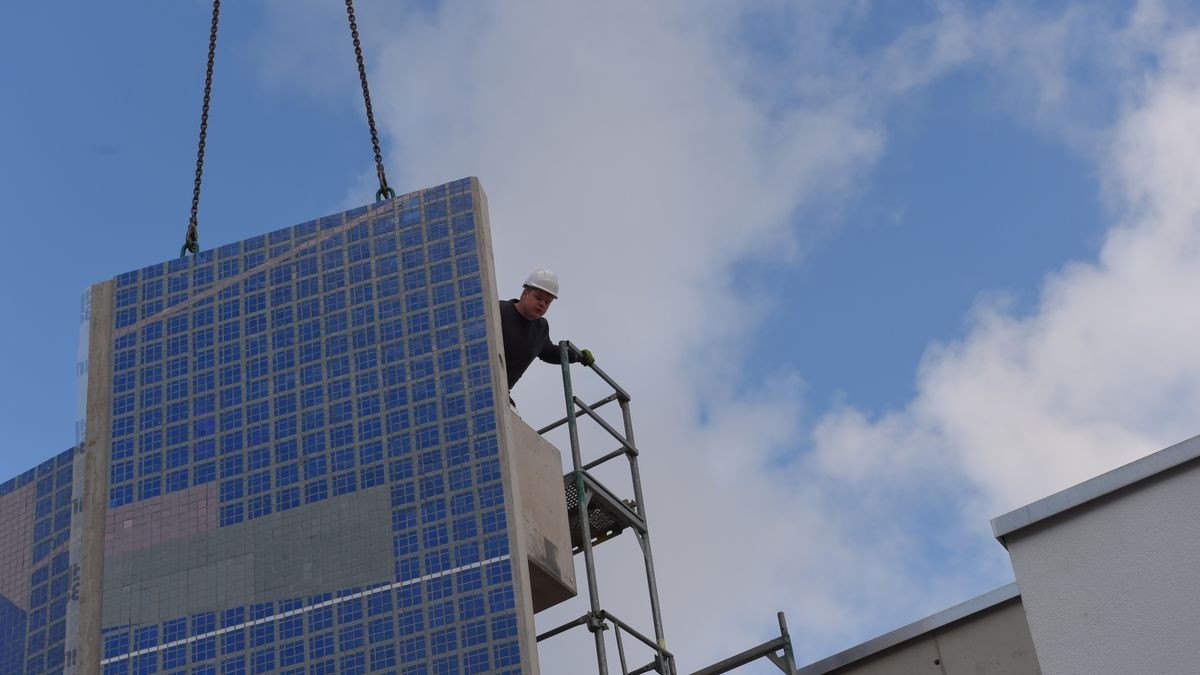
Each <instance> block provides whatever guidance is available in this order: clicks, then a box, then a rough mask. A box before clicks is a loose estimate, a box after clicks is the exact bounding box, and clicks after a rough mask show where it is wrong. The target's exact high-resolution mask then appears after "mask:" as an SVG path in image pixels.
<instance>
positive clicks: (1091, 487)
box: [992, 436, 1200, 548]
mask: <svg viewBox="0 0 1200 675" xmlns="http://www.w3.org/2000/svg"><path fill="white" fill-rule="evenodd" d="M1198 458H1200V436H1193V437H1191V438H1189V439H1187V440H1186V441H1183V442H1182V443H1177V444H1175V445H1172V446H1170V447H1168V448H1165V449H1163V450H1159V451H1158V452H1155V453H1153V454H1151V455H1147V456H1146V457H1143V458H1141V459H1138V460H1134V461H1132V462H1130V463H1128V464H1126V465H1124V466H1120V467H1117V468H1116V469H1113V470H1112V471H1109V472H1107V473H1103V474H1100V475H1099V476H1096V477H1095V478H1092V479H1089V480H1086V481H1084V482H1082V483H1079V484H1078V485H1074V486H1072V487H1069V488H1067V489H1065V490H1062V491H1061V492H1056V493H1054V494H1052V495H1050V496H1048V497H1044V498H1042V499H1039V500H1037V501H1035V502H1032V503H1030V504H1027V505H1025V506H1022V507H1021V508H1019V509H1015V510H1013V511H1009V512H1008V513H1005V514H1004V515H1001V516H997V517H995V518H993V519H992V532H993V534H994V535H995V537H996V539H998V540H999V541H1000V543H1001V544H1002V545H1004V546H1005V547H1006V548H1007V547H1008V544H1007V542H1006V541H1005V539H1006V538H1007V537H1008V536H1009V535H1012V534H1014V533H1016V532H1018V531H1020V530H1022V529H1024V528H1027V527H1029V526H1030V525H1033V524H1035V523H1038V522H1041V521H1045V520H1048V519H1050V518H1053V517H1055V516H1058V515H1061V514H1063V513H1066V512H1067V511H1070V510H1072V509H1075V508H1078V507H1080V506H1083V505H1084V504H1087V503H1089V502H1092V501H1095V500H1097V499H1100V498H1101V497H1104V496H1106V495H1109V494H1112V493H1114V492H1116V491H1118V490H1121V489H1123V488H1127V487H1129V486H1131V485H1134V484H1136V483H1140V482H1142V481H1145V480H1147V479H1150V478H1153V477H1155V476H1158V475H1159V474H1162V473H1165V472H1167V471H1170V470H1172V469H1176V468H1179V467H1182V466H1184V465H1185V464H1188V463H1189V462H1192V461H1195V460H1197V459H1198Z"/></svg>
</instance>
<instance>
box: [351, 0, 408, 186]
mask: <svg viewBox="0 0 1200 675" xmlns="http://www.w3.org/2000/svg"><path fill="white" fill-rule="evenodd" d="M346 17H347V18H348V19H350V37H351V38H352V39H353V40H354V59H355V60H356V61H358V79H359V80H360V81H361V82H362V92H363V103H364V104H366V106H367V126H369V127H370V128H371V149H372V150H374V151H375V173H376V174H377V175H378V176H379V191H378V192H376V193H375V201H377V202H378V201H383V199H384V198H385V197H386V198H388V199H391V198H393V197H395V196H396V191H395V190H393V189H392V188H390V187H388V184H387V174H386V173H384V171H383V153H382V152H380V150H379V134H378V133H376V131H375V111H374V110H372V108H371V90H370V89H369V88H368V87H367V68H366V66H365V65H363V55H362V45H361V44H360V43H359V41H358V23H357V21H355V19H354V0H346Z"/></svg>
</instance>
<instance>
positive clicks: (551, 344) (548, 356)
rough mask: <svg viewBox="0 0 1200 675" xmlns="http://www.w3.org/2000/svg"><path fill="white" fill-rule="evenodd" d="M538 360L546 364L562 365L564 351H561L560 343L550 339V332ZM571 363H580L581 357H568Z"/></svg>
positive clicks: (574, 355) (571, 354) (572, 355)
mask: <svg viewBox="0 0 1200 675" xmlns="http://www.w3.org/2000/svg"><path fill="white" fill-rule="evenodd" d="M538 358H539V359H541V360H543V361H545V362H546V363H558V364H561V363H562V350H561V349H559V347H558V343H557V342H555V341H553V340H551V339H550V335H549V331H547V335H546V340H545V341H544V342H543V343H542V350H541V351H540V352H538ZM567 358H568V360H569V361H570V362H571V363H579V356H578V355H577V354H574V353H570V354H568V355H567Z"/></svg>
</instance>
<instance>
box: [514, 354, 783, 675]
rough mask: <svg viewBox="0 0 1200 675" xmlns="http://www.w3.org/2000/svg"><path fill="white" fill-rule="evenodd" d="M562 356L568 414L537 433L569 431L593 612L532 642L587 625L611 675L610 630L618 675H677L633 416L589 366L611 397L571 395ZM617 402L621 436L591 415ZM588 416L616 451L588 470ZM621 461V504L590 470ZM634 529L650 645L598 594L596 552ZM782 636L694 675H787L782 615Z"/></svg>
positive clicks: (572, 511)
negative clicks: (738, 674)
mask: <svg viewBox="0 0 1200 675" xmlns="http://www.w3.org/2000/svg"><path fill="white" fill-rule="evenodd" d="M559 349H560V353H561V355H562V374H563V398H564V400H565V403H566V410H567V414H566V416H565V417H563V418H562V419H560V420H558V421H556V422H553V423H552V424H549V425H547V426H545V427H543V428H541V429H539V430H538V433H539V434H543V435H544V434H546V433H547V432H549V431H552V430H554V429H557V428H558V427H560V426H562V425H564V424H565V425H567V432H568V434H569V436H570V440H571V472H570V473H568V474H566V476H564V477H563V482H564V491H565V494H566V506H567V514H568V524H569V527H570V530H571V545H572V548H573V552H574V553H575V554H579V553H582V554H583V560H584V568H585V569H586V572H587V586H588V601H589V605H590V608H589V610H588V612H587V613H586V614H584V615H583V616H580V617H578V618H575V619H572V620H570V621H568V622H566V623H564V624H562V625H561V626H557V627H555V628H552V629H550V630H548V631H546V632H544V633H542V634H540V635H538V636H537V641H538V642H541V641H543V640H547V639H549V638H552V637H554V636H556V635H559V634H561V633H564V632H566V631H568V630H570V629H572V628H575V627H577V626H586V627H587V629H588V630H589V631H591V633H592V635H593V636H594V639H595V642H596V661H597V666H598V669H599V673H600V675H608V672H609V663H608V655H607V648H606V644H605V640H604V631H606V630H608V629H609V628H610V624H611V627H612V628H613V632H614V637H615V639H616V644H617V654H618V659H619V661H620V665H621V673H622V675H640V674H641V673H649V672H656V673H660V674H661V675H677V673H678V671H677V670H676V667H675V655H674V654H672V653H671V652H670V651H669V650H668V649H667V646H666V645H667V641H666V637H665V635H664V632H663V622H662V611H661V608H660V605H659V599H658V582H657V580H656V579H655V574H654V556H653V555H652V554H651V550H650V528H649V525H648V524H647V519H646V505H645V500H644V499H643V498H642V497H643V496H642V479H641V472H640V471H639V469H638V454H639V452H638V449H637V446H636V445H635V443H634V438H633V421H632V417H631V416H630V411H629V402H630V396H629V393H628V392H626V391H625V389H624V388H622V387H621V385H619V384H617V382H616V381H615V380H613V379H612V378H611V377H609V375H608V374H607V373H605V372H604V371H603V370H601V369H600V368H599V367H598V366H596V365H595V364H592V365H591V366H590V367H591V369H592V371H594V372H595V373H596V374H597V375H598V376H599V377H600V379H602V380H604V382H605V383H606V384H607V385H608V386H609V387H611V388H612V393H611V394H609V395H607V396H605V397H604V398H602V399H600V400H598V401H596V402H594V403H592V404H590V405H589V404H587V403H585V402H584V401H583V400H582V399H580V398H579V397H578V396H576V395H575V393H574V389H573V387H572V384H571V371H570V358H569V357H570V356H571V355H575V356H576V357H578V356H579V354H580V351H579V349H578V348H577V347H576V346H575V345H573V344H571V342H570V341H568V340H563V341H562V342H560V343H559ZM613 401H616V402H617V404H618V405H619V406H620V408H621V419H622V421H623V426H624V430H623V431H618V430H617V429H616V428H614V427H613V426H612V425H611V424H609V423H608V421H607V420H605V419H604V418H602V417H600V415H599V414H598V413H597V412H596V411H597V410H598V409H600V408H601V407H603V406H605V405H608V404H609V403H612V402H613ZM581 416H586V417H587V418H590V419H591V420H592V421H594V422H595V423H596V424H597V425H599V426H600V428H602V429H603V430H604V431H605V432H607V433H608V434H609V435H610V436H612V437H613V438H614V439H615V440H616V441H617V443H618V444H619V447H618V448H617V449H616V450H613V451H612V452H610V453H608V454H606V455H604V456H602V457H599V458H598V459H595V460H592V461H590V462H587V463H585V462H584V461H583V455H582V451H581V449H580V441H579V422H580V421H581V419H582V417H581ZM618 457H625V459H626V460H627V461H628V463H629V474H630V479H631V481H632V483H633V499H632V500H624V499H621V498H619V497H618V496H617V495H616V494H615V493H613V492H612V491H611V490H609V489H608V488H607V487H605V486H604V485H603V484H602V483H601V482H600V481H598V480H597V479H596V478H595V477H594V476H593V475H592V474H591V473H589V471H591V470H593V469H595V468H597V467H599V466H600V465H602V464H605V463H606V462H609V461H611V460H613V459H616V458H618ZM625 530H631V531H632V532H633V533H634V535H635V536H636V537H637V540H638V545H639V546H640V547H641V550H642V558H643V560H644V563H645V568H646V586H647V589H648V590H649V594H650V615H651V619H652V621H653V625H654V638H653V639H651V638H650V637H648V636H646V635H644V634H643V633H642V632H640V631H638V630H637V629H635V628H633V627H632V626H630V625H629V624H628V623H626V622H625V621H623V620H621V619H619V618H618V617H616V616H614V615H613V614H612V613H611V612H609V611H607V610H605V609H604V608H603V607H602V606H601V603H600V591H599V587H598V586H597V581H596V561H595V557H594V554H593V550H592V549H593V547H594V546H596V545H597V544H599V543H601V542H603V541H606V540H608V539H610V538H612V537H615V536H617V535H618V534H621V533H622V532H624V531H625ZM779 628H780V637H778V638H775V639H773V640H770V641H768V642H764V643H763V644H761V645H758V646H757V647H754V648H752V649H749V650H746V651H744V652H742V653H740V654H737V655H735V656H732V657H730V658H728V659H725V660H723V661H720V662H719V663H716V664H713V665H711V666H709V667H707V668H704V669H702V670H700V671H697V672H696V673H695V675H717V674H718V673H725V672H728V671H730V670H733V669H735V668H738V667H740V666H742V665H745V664H747V663H750V662H751V661H754V660H757V659H759V658H763V657H766V658H768V659H770V660H771V662H772V663H774V664H775V665H776V666H778V667H779V669H780V670H782V671H783V672H784V673H788V675H793V674H794V673H796V663H795V658H794V656H793V653H792V644H791V638H790V637H789V635H788V632H787V624H786V622H785V620H784V616H783V612H780V613H779ZM623 634H627V635H629V636H630V637H632V638H634V639H635V640H637V641H638V642H641V643H642V644H644V645H645V646H647V647H649V648H650V649H651V650H652V651H653V652H654V657H653V658H652V659H651V661H650V662H649V663H647V664H645V665H642V666H639V667H636V668H634V669H632V670H630V669H629V666H628V663H627V661H626V654H625V646H624V641H623V639H622V635H623Z"/></svg>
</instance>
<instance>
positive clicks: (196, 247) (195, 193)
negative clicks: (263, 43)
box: [179, 0, 221, 258]
mask: <svg viewBox="0 0 1200 675" xmlns="http://www.w3.org/2000/svg"><path fill="white" fill-rule="evenodd" d="M220 16H221V0H213V10H212V30H211V31H210V32H209V34H208V67H207V68H205V70H204V105H203V107H201V109H200V144H199V147H198V148H197V149H196V182H195V183H194V184H193V185H192V214H191V216H190V217H189V218H188V227H187V235H186V236H185V237H184V240H183V248H181V249H180V250H179V257H181V258H182V257H184V256H186V255H187V254H188V251H191V253H192V254H193V255H195V254H196V253H199V252H200V232H199V228H198V226H197V222H196V214H197V212H198V211H199V209H200V178H201V176H203V175H204V143H205V138H206V137H207V136H208V104H209V101H210V100H211V99H212V79H213V62H214V61H215V60H216V57H217V19H218V18H220Z"/></svg>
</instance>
